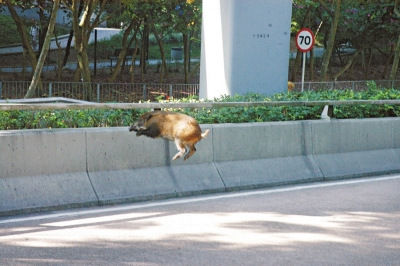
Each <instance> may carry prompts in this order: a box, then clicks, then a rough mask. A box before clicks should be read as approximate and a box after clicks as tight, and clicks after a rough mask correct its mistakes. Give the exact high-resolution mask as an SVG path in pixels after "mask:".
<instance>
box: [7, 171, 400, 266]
mask: <svg viewBox="0 0 400 266" xmlns="http://www.w3.org/2000/svg"><path fill="white" fill-rule="evenodd" d="M32 264H34V265H400V175H391V176H383V177H369V178H365V179H353V180H347V181H337V182H328V183H314V184H306V185H298V186H288V187H278V188H271V189H265V190H256V191H246V192H234V193H225V194H217V195H206V196H201V197H192V198H184V199H174V200H167V201H160V202H147V203H136V204H128V205H119V206H111V207H110V206H107V207H103V208H91V209H75V210H69V211H63V212H53V213H46V214H39V215H31V216H15V217H2V218H0V265H32Z"/></svg>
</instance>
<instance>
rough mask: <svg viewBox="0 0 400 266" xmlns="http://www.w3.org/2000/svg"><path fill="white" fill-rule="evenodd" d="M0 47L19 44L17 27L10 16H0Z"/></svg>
mask: <svg viewBox="0 0 400 266" xmlns="http://www.w3.org/2000/svg"><path fill="white" fill-rule="evenodd" d="M0 25H1V30H0V46H3V45H10V44H16V43H20V42H21V39H20V38H19V35H18V34H17V26H16V25H15V23H14V20H13V19H12V18H11V17H10V16H5V15H0Z"/></svg>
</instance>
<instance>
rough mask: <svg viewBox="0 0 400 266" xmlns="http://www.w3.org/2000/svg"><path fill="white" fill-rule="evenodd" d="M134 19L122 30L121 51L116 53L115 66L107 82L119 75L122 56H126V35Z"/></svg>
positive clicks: (131, 27) (127, 35)
mask: <svg viewBox="0 0 400 266" xmlns="http://www.w3.org/2000/svg"><path fill="white" fill-rule="evenodd" d="M134 24H135V23H134V21H133V20H132V21H131V23H130V24H129V26H128V28H127V29H126V30H125V31H124V35H123V37H122V49H121V52H120V53H119V55H118V60H117V63H116V65H115V68H114V69H113V72H112V74H111V77H110V78H109V79H108V81H109V82H113V81H114V80H115V79H116V78H117V76H118V75H119V73H120V72H121V66H122V63H123V61H124V58H125V56H126V52H127V50H128V45H129V43H128V37H129V34H130V33H131V31H132V29H133V26H134Z"/></svg>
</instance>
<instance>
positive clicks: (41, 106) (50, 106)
mask: <svg viewBox="0 0 400 266" xmlns="http://www.w3.org/2000/svg"><path fill="white" fill-rule="evenodd" d="M360 104H361V105H366V104H371V105H400V100H341V101H332V100H324V101H260V102H163V103H158V102H144V103H37V104H32V103H28V104H25V103H0V110H1V111H11V110H62V109H165V108H208V109H212V108H223V107H255V106H269V107H275V106H309V107H312V106H339V105H360Z"/></svg>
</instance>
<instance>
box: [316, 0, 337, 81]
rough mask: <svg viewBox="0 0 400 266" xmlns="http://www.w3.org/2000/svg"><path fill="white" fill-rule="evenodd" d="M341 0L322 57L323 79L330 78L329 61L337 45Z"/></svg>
mask: <svg viewBox="0 0 400 266" xmlns="http://www.w3.org/2000/svg"><path fill="white" fill-rule="evenodd" d="M319 2H320V3H321V5H322V6H326V3H325V2H324V1H323V0H319ZM341 2H342V1H341V0H336V5H335V12H334V14H333V18H332V23H331V27H330V31H329V38H328V43H327V46H326V49H325V52H324V57H323V59H322V70H321V75H322V79H323V80H328V67H329V62H330V60H331V56H332V51H333V48H334V45H335V38H336V30H337V27H338V23H339V18H340V7H341Z"/></svg>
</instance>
